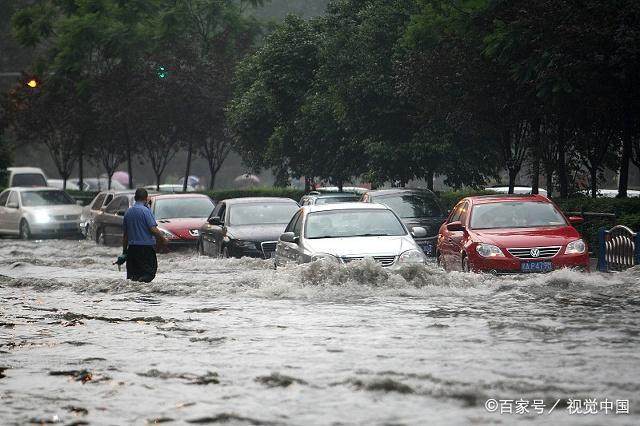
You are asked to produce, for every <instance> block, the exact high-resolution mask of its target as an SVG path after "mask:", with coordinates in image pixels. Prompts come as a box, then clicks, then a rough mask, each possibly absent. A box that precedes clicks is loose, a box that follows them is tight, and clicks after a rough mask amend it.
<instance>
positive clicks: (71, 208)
mask: <svg viewBox="0 0 640 426" xmlns="http://www.w3.org/2000/svg"><path fill="white" fill-rule="evenodd" d="M22 210H23V211H24V212H25V213H35V212H47V213H48V214H49V215H51V216H60V215H74V216H80V215H81V214H82V207H80V206H78V205H75V204H65V205H62V206H34V207H22Z"/></svg>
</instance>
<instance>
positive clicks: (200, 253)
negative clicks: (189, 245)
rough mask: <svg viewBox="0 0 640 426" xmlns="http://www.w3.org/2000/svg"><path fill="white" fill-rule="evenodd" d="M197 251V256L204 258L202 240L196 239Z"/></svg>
mask: <svg viewBox="0 0 640 426" xmlns="http://www.w3.org/2000/svg"><path fill="white" fill-rule="evenodd" d="M197 251H198V254H199V255H200V256H204V255H205V252H204V242H203V241H202V238H198V245H197Z"/></svg>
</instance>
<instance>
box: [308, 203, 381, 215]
mask: <svg viewBox="0 0 640 426" xmlns="http://www.w3.org/2000/svg"><path fill="white" fill-rule="evenodd" d="M303 208H304V209H305V210H306V211H307V212H309V213H315V212H324V211H332V210H389V211H391V209H390V208H389V207H387V206H385V205H383V204H378V203H358V202H354V203H339V204H321V205H313V206H304V207H303Z"/></svg>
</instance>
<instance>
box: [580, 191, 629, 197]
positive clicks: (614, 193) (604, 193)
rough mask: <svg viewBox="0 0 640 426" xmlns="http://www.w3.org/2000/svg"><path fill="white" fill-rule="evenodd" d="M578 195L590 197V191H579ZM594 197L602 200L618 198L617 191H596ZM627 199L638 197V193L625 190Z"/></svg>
mask: <svg viewBox="0 0 640 426" xmlns="http://www.w3.org/2000/svg"><path fill="white" fill-rule="evenodd" d="M580 194H582V195H586V196H587V197H590V196H591V190H590V189H585V190H583V191H580ZM596 195H597V196H598V197H603V198H616V197H617V196H618V190H617V189H598V191H597V192H596ZM627 197H629V198H637V197H640V191H635V190H633V189H627Z"/></svg>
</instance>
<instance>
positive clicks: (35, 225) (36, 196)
mask: <svg viewBox="0 0 640 426" xmlns="http://www.w3.org/2000/svg"><path fill="white" fill-rule="evenodd" d="M81 212H82V207H80V206H78V205H77V204H76V202H75V201H74V200H73V198H71V197H70V196H69V195H68V194H67V193H66V192H64V191H62V190H59V189H54V188H46V187H40V188H38V187H36V188H9V189H6V190H4V191H2V193H0V233H1V234H6V235H17V236H20V238H22V239H26V240H28V239H31V238H34V237H45V236H77V235H80V213H81Z"/></svg>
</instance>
